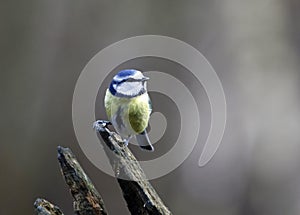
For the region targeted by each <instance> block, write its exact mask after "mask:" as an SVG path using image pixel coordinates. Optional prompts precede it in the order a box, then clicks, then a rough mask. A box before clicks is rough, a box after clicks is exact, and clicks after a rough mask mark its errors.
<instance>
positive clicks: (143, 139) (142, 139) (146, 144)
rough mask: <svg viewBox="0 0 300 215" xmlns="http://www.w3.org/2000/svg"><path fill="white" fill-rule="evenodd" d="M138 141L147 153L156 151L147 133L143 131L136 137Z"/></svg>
mask: <svg viewBox="0 0 300 215" xmlns="http://www.w3.org/2000/svg"><path fill="white" fill-rule="evenodd" d="M136 140H137V142H138V144H139V145H140V147H141V148H142V149H144V150H147V151H154V147H153V146H152V144H151V142H150V140H149V137H148V134H147V131H146V130H145V131H143V132H142V133H140V134H138V135H136Z"/></svg>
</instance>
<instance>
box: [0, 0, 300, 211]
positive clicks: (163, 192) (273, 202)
mask: <svg viewBox="0 0 300 215" xmlns="http://www.w3.org/2000/svg"><path fill="white" fill-rule="evenodd" d="M299 10H300V2H299V1H297V0H260V1H258V0H253V1H237V0H222V1H215V0H210V1H208V0H207V1H204V0H199V1H196V0H195V1H192V0H187V1H157V0H152V1H137V0H124V1H114V0H110V1H109V0H104V1H103V0H101V1H100V0H98V1H96V0H87V1H78V0H51V1H45V0H42V1H41V0H29V1H3V0H2V1H1V2H0V55H1V56H0V68H1V69H0V71H1V73H0V74H1V78H0V88H1V91H0V95H1V97H0V98H1V121H0V126H1V135H0V141H1V142H0V161H1V162H0V174H1V175H0V190H1V195H0V214H20V213H22V214H32V213H33V202H34V200H35V199H36V198H37V197H44V198H46V199H48V200H50V201H52V202H53V203H55V204H57V205H58V206H60V207H61V209H62V210H63V211H64V212H65V214H72V199H71V196H70V194H69V192H68V189H67V187H66V185H65V184H64V181H63V179H62V177H61V174H60V172H59V168H58V162H57V159H56V147H57V145H62V146H66V147H70V148H71V149H72V150H73V152H74V153H75V154H76V156H77V158H78V160H79V161H80V163H81V164H82V166H83V168H84V169H85V170H86V172H87V173H88V175H89V176H90V178H91V179H92V181H93V182H94V183H95V185H96V187H97V188H98V190H99V191H100V193H101V194H102V196H103V198H104V201H105V204H106V207H107V209H108V211H109V212H110V214H129V213H128V212H127V209H126V206H125V202H124V200H123V199H122V197H121V191H120V189H119V187H118V185H117V183H116V181H115V179H114V178H112V177H110V176H108V175H106V174H104V173H102V172H101V171H99V170H98V169H97V168H95V167H94V166H93V165H92V164H91V163H90V162H89V160H88V159H87V158H86V157H85V156H84V154H83V153H82V151H81V149H80V147H79V145H78V143H77V141H76V138H75V134H74V131H73V126H72V116H71V108H72V95H73V90H74V87H75V83H76V80H77V78H78V76H79V74H80V72H81V70H82V69H83V67H84V66H85V65H86V64H87V62H88V61H89V60H90V59H91V58H92V57H93V56H94V55H95V54H96V53H97V52H98V51H100V50H101V49H103V48H104V47H106V46H108V45H110V44H112V43H114V42H116V41H119V40H121V39H125V38H128V37H131V36H136V35H144V34H158V35H165V36H170V37H175V38H177V39H180V40H183V41H185V42H187V43H189V44H191V45H192V46H194V47H195V48H197V49H198V50H199V51H200V52H201V53H203V54H204V56H205V57H206V58H207V59H208V60H209V61H210V63H211V64H212V66H213V67H214V69H215V71H216V72H217V74H218V75H219V78H220V80H221V81H222V84H223V87H224V90H225V94H226V99H227V105H228V121H227V127H226V131H225V135H224V139H223V142H222V144H221V147H220V148H219V150H218V152H217V154H216V155H215V157H214V158H213V160H212V161H211V162H210V163H209V164H208V165H207V166H205V167H204V168H198V167H197V161H198V158H199V153H200V152H201V150H202V147H203V146H202V145H199V146H197V147H196V148H195V150H194V152H193V153H192V154H191V156H190V157H189V158H188V159H187V160H186V161H185V162H184V163H183V164H182V165H181V166H180V167H179V168H178V169H176V171H174V172H172V173H170V174H168V175H167V176H164V177H162V178H159V179H156V180H153V181H152V184H153V186H154V187H155V189H156V190H157V191H158V193H159V194H160V196H161V198H162V199H163V201H164V202H165V203H166V205H167V206H168V207H169V208H170V210H171V211H172V212H173V213H174V214H195V215H196V214H209V215H247V214H251V215H253V214H257V215H267V214H268V215H269V214H272V215H282V214H286V215H296V214H299V213H300V145H299V144H300V132H299V129H300V108H299V107H300V101H299V95H298V94H299V93H300V84H299V82H300V78H299V77H300V72H299V70H300V64H299V56H300V13H299Z"/></svg>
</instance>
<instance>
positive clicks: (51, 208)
mask: <svg viewBox="0 0 300 215" xmlns="http://www.w3.org/2000/svg"><path fill="white" fill-rule="evenodd" d="M34 208H35V211H36V213H37V214H39V215H63V212H62V211H61V210H60V209H59V207H57V206H55V205H53V204H51V203H50V202H48V201H47V200H45V199H41V198H38V199H37V200H36V201H35V202H34Z"/></svg>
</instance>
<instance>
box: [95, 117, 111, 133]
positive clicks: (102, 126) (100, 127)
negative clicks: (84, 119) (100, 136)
mask: <svg viewBox="0 0 300 215" xmlns="http://www.w3.org/2000/svg"><path fill="white" fill-rule="evenodd" d="M108 125H111V122H110V121H107V120H97V121H95V122H94V123H93V129H95V130H96V131H108V132H109V133H110V131H109V130H108V128H107V126H108Z"/></svg>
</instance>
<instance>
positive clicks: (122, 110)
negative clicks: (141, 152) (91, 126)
mask: <svg viewBox="0 0 300 215" xmlns="http://www.w3.org/2000/svg"><path fill="white" fill-rule="evenodd" d="M147 80H149V78H148V77H146V76H144V75H143V73H142V72H140V71H138V70H135V69H126V70H121V71H120V72H119V73H118V74H117V75H115V76H114V78H113V80H112V82H111V83H110V86H109V88H108V89H107V90H106V94H105V99H104V104H105V109H106V114H107V116H108V118H109V120H110V121H111V123H112V125H113V126H114V128H115V130H116V131H117V132H118V134H120V135H121V137H122V138H123V139H124V140H125V144H126V145H128V142H129V140H130V139H131V138H132V137H133V136H135V137H136V139H137V142H138V144H139V145H140V147H141V148H142V149H145V150H148V151H153V150H154V148H153V146H152V144H151V142H150V140H149V137H148V135H147V132H146V128H147V126H148V122H149V118H150V114H151V111H152V109H151V101H150V98H149V95H148V93H147V86H146V85H147Z"/></svg>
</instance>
